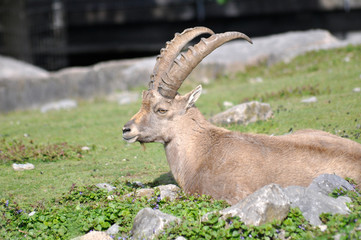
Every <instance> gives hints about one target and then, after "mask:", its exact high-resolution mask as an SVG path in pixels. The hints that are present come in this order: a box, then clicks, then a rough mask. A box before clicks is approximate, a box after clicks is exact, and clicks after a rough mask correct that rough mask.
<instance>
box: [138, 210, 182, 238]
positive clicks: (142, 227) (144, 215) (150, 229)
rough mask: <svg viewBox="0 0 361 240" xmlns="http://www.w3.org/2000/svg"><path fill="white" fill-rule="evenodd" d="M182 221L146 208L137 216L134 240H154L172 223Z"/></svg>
mask: <svg viewBox="0 0 361 240" xmlns="http://www.w3.org/2000/svg"><path fill="white" fill-rule="evenodd" d="M180 221H181V220H180V219H179V218H177V217H174V216H172V215H169V214H165V213H162V212H161V211H159V210H153V209H151V208H144V209H142V210H140V211H139V212H138V214H137V215H136V216H135V219H134V223H133V228H132V231H131V232H132V235H133V238H134V239H152V238H154V236H156V235H157V234H159V233H160V232H161V231H162V230H163V229H164V228H165V227H166V226H167V225H169V224H170V223H171V222H177V223H180Z"/></svg>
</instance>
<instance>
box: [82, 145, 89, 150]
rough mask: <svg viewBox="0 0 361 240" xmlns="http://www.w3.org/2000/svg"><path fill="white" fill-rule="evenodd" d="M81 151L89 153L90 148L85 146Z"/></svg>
mask: <svg viewBox="0 0 361 240" xmlns="http://www.w3.org/2000/svg"><path fill="white" fill-rule="evenodd" d="M81 150H82V151H89V150H90V147H87V146H84V147H82V148H81Z"/></svg>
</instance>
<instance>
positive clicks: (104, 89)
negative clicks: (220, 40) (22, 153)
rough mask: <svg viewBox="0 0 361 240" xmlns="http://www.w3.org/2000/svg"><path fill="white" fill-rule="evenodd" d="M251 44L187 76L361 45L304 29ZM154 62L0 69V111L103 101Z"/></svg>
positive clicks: (210, 59) (218, 54)
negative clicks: (52, 69)
mask: <svg viewBox="0 0 361 240" xmlns="http://www.w3.org/2000/svg"><path fill="white" fill-rule="evenodd" d="M250 37H252V36H250ZM253 43H254V44H253V45H250V44H249V43H247V42H245V41H233V42H230V43H227V44H225V45H224V46H222V47H220V48H218V49H216V50H215V51H214V52H212V53H211V54H210V55H209V56H207V57H206V58H205V59H204V60H203V61H202V62H201V63H200V64H199V65H198V67H196V69H194V71H193V72H192V73H191V75H190V76H189V78H190V79H191V80H197V81H199V82H201V83H208V82H210V81H211V80H212V79H214V78H216V77H217V76H220V75H223V74H225V73H228V74H229V73H234V72H237V71H240V70H244V69H245V67H246V66H250V65H257V64H259V63H264V62H266V63H267V64H268V65H271V64H274V63H276V62H279V61H285V62H287V61H290V60H291V59H292V58H294V57H295V56H297V55H299V54H302V53H304V52H307V51H311V50H318V49H327V48H336V47H342V46H346V45H347V44H349V43H352V44H360V43H361V41H360V37H358V38H355V37H353V38H352V39H351V40H350V41H340V40H338V39H337V38H335V37H334V36H332V35H331V34H330V33H329V32H328V31H325V30H309V31H300V32H289V33H283V34H276V35H272V36H268V37H259V38H253ZM0 61H1V59H0ZM0 63H1V62H0ZM154 63H155V57H150V58H141V59H132V60H122V61H109V62H104V63H99V64H96V65H94V66H90V67H77V68H68V69H64V70H61V71H58V72H52V73H48V72H46V71H45V70H41V69H38V68H36V67H32V70H26V69H28V68H27V67H28V64H25V63H21V64H20V67H19V65H12V64H8V65H7V67H6V68H1V69H2V70H1V69H0V112H7V111H11V110H15V109H28V108H35V107H39V106H41V105H43V104H46V103H49V102H55V101H60V100H63V99H78V98H81V99H89V98H93V97H103V96H107V95H109V94H112V93H116V92H119V91H126V90H128V89H130V88H132V87H135V86H140V85H143V86H146V85H147V83H148V82H149V76H150V74H151V73H152V70H153V67H154ZM4 69H5V70H4ZM19 69H23V70H21V71H20V70H19ZM35 69H36V70H35ZM18 73H21V74H18Z"/></svg>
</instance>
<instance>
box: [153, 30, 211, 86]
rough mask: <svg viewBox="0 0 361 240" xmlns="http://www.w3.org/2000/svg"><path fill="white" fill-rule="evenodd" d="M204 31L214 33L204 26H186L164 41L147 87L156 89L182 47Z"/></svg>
mask: <svg viewBox="0 0 361 240" xmlns="http://www.w3.org/2000/svg"><path fill="white" fill-rule="evenodd" d="M204 33H209V34H214V32H213V31H212V30H211V29H209V28H206V27H194V28H187V29H185V30H184V31H183V32H182V33H176V34H175V36H174V38H173V39H172V40H171V41H170V42H167V43H166V47H165V48H162V49H161V50H160V55H158V57H157V60H156V63H155V66H154V68H153V74H152V76H151V81H150V83H149V89H158V85H159V82H161V76H162V75H163V73H164V72H168V71H169V69H170V67H171V65H172V64H173V60H174V59H175V58H176V57H177V56H178V54H179V52H180V51H181V50H182V49H183V47H184V46H185V45H186V44H187V43H188V42H189V41H191V40H192V39H193V38H195V37H197V36H199V35H201V34H204Z"/></svg>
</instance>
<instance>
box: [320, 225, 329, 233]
mask: <svg viewBox="0 0 361 240" xmlns="http://www.w3.org/2000/svg"><path fill="white" fill-rule="evenodd" d="M318 228H319V229H320V230H321V232H324V231H326V230H327V225H323V224H322V225H319V226H318Z"/></svg>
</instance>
